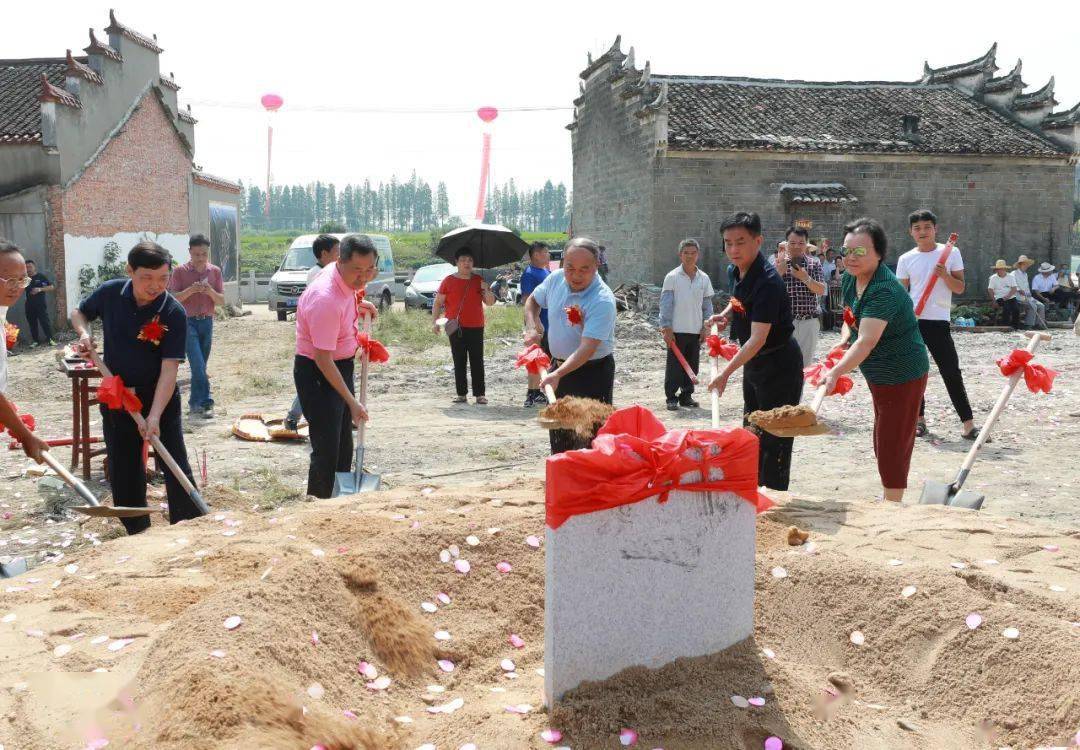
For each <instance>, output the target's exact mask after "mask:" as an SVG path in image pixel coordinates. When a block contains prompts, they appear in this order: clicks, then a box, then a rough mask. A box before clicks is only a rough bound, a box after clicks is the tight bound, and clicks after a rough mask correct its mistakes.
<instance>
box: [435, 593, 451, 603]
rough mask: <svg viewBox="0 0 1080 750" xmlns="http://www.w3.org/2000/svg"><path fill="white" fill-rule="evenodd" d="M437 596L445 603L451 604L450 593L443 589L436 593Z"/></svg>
mask: <svg viewBox="0 0 1080 750" xmlns="http://www.w3.org/2000/svg"><path fill="white" fill-rule="evenodd" d="M435 598H436V599H438V600H439V601H440V602H441V603H443V604H449V603H450V595H449V594H444V593H443V592H441V591H440V592H439V593H437V594H436V595H435Z"/></svg>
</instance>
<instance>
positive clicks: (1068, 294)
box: [1031, 263, 1077, 308]
mask: <svg viewBox="0 0 1080 750" xmlns="http://www.w3.org/2000/svg"><path fill="white" fill-rule="evenodd" d="M1067 275H1068V274H1066V276H1067ZM1031 295H1032V296H1033V297H1034V298H1035V299H1037V300H1039V301H1040V302H1042V303H1043V304H1044V305H1049V304H1050V303H1054V304H1056V305H1060V306H1061V307H1063V308H1068V307H1069V305H1070V304H1072V303H1073V302H1075V301H1076V298H1077V291H1076V290H1075V289H1071V288H1069V287H1065V286H1059V285H1058V275H1057V269H1056V268H1054V264H1053V263H1043V264H1042V265H1040V266H1039V273H1038V275H1037V276H1036V277H1035V278H1034V279H1032V280H1031Z"/></svg>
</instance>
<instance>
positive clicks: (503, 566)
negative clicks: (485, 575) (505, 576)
mask: <svg viewBox="0 0 1080 750" xmlns="http://www.w3.org/2000/svg"><path fill="white" fill-rule="evenodd" d="M495 570H497V571H499V572H500V573H509V572H510V571H511V570H513V568H512V567H511V566H510V563H508V562H506V560H503V561H502V562H501V563H499V564H498V565H496V566H495Z"/></svg>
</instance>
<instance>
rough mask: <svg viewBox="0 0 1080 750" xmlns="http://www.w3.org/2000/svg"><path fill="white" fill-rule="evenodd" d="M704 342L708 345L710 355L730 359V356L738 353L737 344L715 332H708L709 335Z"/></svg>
mask: <svg viewBox="0 0 1080 750" xmlns="http://www.w3.org/2000/svg"><path fill="white" fill-rule="evenodd" d="M705 344H706V345H707V346H708V347H709V356H710V357H723V358H724V359H726V360H729V361H730V360H731V358H732V357H734V356H735V355H736V354H738V353H739V345H738V344H735V343H733V342H731V341H725V340H724V339H722V338H720V337H719V336H717V335H716V334H715V333H713V334H709V336H707V337H706V338H705Z"/></svg>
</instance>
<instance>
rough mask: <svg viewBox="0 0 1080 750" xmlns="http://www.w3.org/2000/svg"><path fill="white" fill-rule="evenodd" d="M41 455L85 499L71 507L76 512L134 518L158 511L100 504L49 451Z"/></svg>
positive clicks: (98, 515)
mask: <svg viewBox="0 0 1080 750" xmlns="http://www.w3.org/2000/svg"><path fill="white" fill-rule="evenodd" d="M41 457H42V458H43V459H44V460H45V463H47V464H48V465H49V466H51V467H52V469H53V471H55V472H56V473H57V474H58V475H59V476H60V478H61V479H63V480H64V481H65V482H67V483H68V484H69V485H70V486H71V488H72V489H73V490H75V492H76V493H78V495H79V497H81V498H82V499H83V500H85V501H86V505H75V506H73V507H72V508H71V509H72V510H74V511H76V512H78V513H82V514H84V515H87V516H95V517H98V518H102V517H104V518H135V517H138V516H148V515H150V514H151V513H157V512H159V511H157V510H154V509H153V508H147V507H132V506H120V505H102V504H101V503H100V502H98V499H97V498H96V497H94V493H93V492H91V491H90V490H89V488H88V487H87V486H86V485H85V484H83V483H82V482H80V481H79V480H78V479H76V477H75V475H74V474H72V473H71V472H70V471H68V470H67V469H65V468H64V466H63V464H61V463H60V462H59V461H57V460H56V458H55V457H54V456H53V455H52V454H51V453H49V452H48V451H42V453H41Z"/></svg>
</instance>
